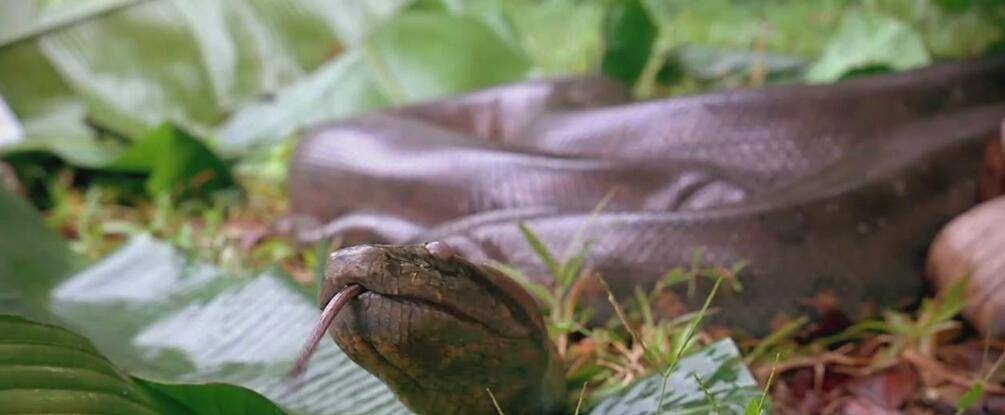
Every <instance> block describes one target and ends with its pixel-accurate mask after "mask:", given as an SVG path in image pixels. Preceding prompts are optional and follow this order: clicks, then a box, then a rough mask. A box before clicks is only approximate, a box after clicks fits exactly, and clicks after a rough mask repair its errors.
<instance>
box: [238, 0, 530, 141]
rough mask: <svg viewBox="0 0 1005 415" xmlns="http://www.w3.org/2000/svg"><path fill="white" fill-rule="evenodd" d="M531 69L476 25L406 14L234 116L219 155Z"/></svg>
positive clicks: (517, 76)
mask: <svg viewBox="0 0 1005 415" xmlns="http://www.w3.org/2000/svg"><path fill="white" fill-rule="evenodd" d="M485 62H491V63H492V64H491V65H485V64H484V63H485ZM528 68H529V63H528V62H527V59H526V57H525V56H524V55H523V54H521V53H520V52H518V51H515V50H513V49H512V48H511V47H510V46H509V45H508V44H507V43H506V42H505V41H504V40H503V39H501V38H499V37H498V36H497V35H496V34H495V33H494V32H493V31H492V30H491V29H490V28H488V27H487V26H485V25H483V24H481V23H480V22H479V21H477V20H475V19H473V18H469V17H465V16H453V15H450V14H448V13H438V12H428V11H410V12H405V13H402V14H400V15H399V16H397V17H394V18H392V19H389V20H387V21H386V23H385V25H384V26H383V27H381V28H380V29H379V30H376V31H375V32H374V33H373V34H371V35H370V36H369V37H367V38H365V39H364V40H362V41H360V42H359V44H358V45H357V46H356V47H355V48H352V49H349V50H347V51H345V52H343V53H342V54H341V55H340V56H339V57H338V58H337V59H334V60H332V61H331V62H329V63H327V64H325V65H324V66H323V67H322V68H321V69H319V70H318V71H317V72H315V73H314V74H312V75H310V76H308V77H307V78H305V79H303V80H302V81H300V82H298V83H296V84H293V85H292V86H290V87H288V88H285V89H283V90H280V91H279V92H278V94H277V97H276V99H275V100H273V101H272V102H266V103H258V104H254V105H250V106H248V107H246V108H244V109H242V110H241V111H238V112H237V113H236V114H234V115H233V116H231V117H230V118H229V119H228V120H227V121H225V122H224V123H223V124H222V125H221V126H220V129H219V136H220V143H221V148H222V149H223V150H224V151H225V152H226V153H228V154H230V153H238V152H240V151H241V149H246V148H252V147H258V146H262V145H268V144H272V143H275V142H277V141H279V140H282V139H284V138H286V137H288V136H289V135H290V134H292V133H294V132H296V131H297V130H299V129H301V128H304V127H307V126H311V125H317V124H319V123H321V122H323V121H328V120H333V119H338V118H343V117H347V116H351V115H355V114H358V113H361V112H364V111H368V110H373V109H377V108H381V107H384V106H387V105H390V104H392V103H405V102H413V101H420V100H427V99H431V98H436V97H442V96H446V95H452V94H457V93H460V92H464V91H468V90H472V89H477V88H482V87H486V86H490V85H496V84H500V83H505V82H513V81H516V80H519V79H522V78H524V77H525V76H526V74H527V72H528Z"/></svg>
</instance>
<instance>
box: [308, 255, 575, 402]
mask: <svg viewBox="0 0 1005 415" xmlns="http://www.w3.org/2000/svg"><path fill="white" fill-rule="evenodd" d="M427 246H428V248H427ZM349 284H360V285H362V286H363V287H365V288H366V290H367V292H365V293H363V294H361V295H359V296H358V297H356V299H354V300H352V301H351V302H350V303H349V304H348V305H347V306H346V307H345V308H343V309H342V311H341V312H340V313H339V314H338V315H337V317H335V320H334V322H333V323H332V326H331V328H330V329H329V331H328V332H329V334H330V335H331V336H332V337H333V338H334V339H335V342H336V343H338V345H339V347H341V348H342V350H343V351H345V353H346V354H347V355H349V357H350V358H352V359H353V361H355V362H356V363H358V364H359V365H360V366H362V367H364V368H366V369H367V370H369V371H370V372H371V373H373V374H374V375H376V376H377V377H379V378H380V379H382V380H383V381H384V383H386V384H387V385H388V386H389V387H390V388H391V390H392V391H394V393H395V394H396V395H397V396H398V398H399V399H400V400H401V401H402V402H404V403H405V405H406V406H408V407H409V408H410V409H412V410H413V411H415V412H416V413H418V414H442V415H449V414H491V413H496V410H495V409H494V407H493V404H492V400H491V398H490V396H489V394H488V392H487V390H491V391H492V396H494V397H495V399H496V400H497V401H498V403H499V405H500V408H501V409H502V411H503V413H506V414H510V415H513V414H549V413H556V412H558V411H560V410H561V409H562V407H563V405H564V404H565V384H564V377H563V370H562V363H561V361H560V359H559V358H558V356H557V353H556V351H555V348H554V346H553V345H552V344H551V342H550V340H549V339H548V336H547V332H546V330H545V326H544V323H543V321H542V318H541V315H540V312H539V311H538V309H537V307H536V305H535V303H534V301H533V299H532V298H531V297H530V296H529V295H528V294H527V293H526V291H524V290H523V289H522V288H520V287H519V286H517V285H516V284H515V283H514V282H513V281H511V280H510V279H508V278H506V277H505V276H502V275H500V274H498V273H497V272H495V271H493V270H491V269H489V268H487V267H484V266H481V265H476V264H473V263H471V262H468V261H467V260H464V259H463V258H460V257H458V256H455V255H453V252H452V251H451V250H450V248H449V247H446V246H444V245H441V244H436V243H434V244H428V245H425V246H424V245H408V246H382V245H361V246H356V247H351V248H346V249H342V250H339V251H336V252H334V253H332V254H331V256H330V257H329V260H328V265H327V270H326V272H325V279H324V281H323V283H322V289H321V304H327V303H328V301H329V300H331V298H332V297H334V295H335V293H336V292H337V291H338V290H340V289H342V288H344V287H345V286H347V285H349Z"/></svg>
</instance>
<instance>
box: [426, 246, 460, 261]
mask: <svg viewBox="0 0 1005 415" xmlns="http://www.w3.org/2000/svg"><path fill="white" fill-rule="evenodd" d="M426 251H429V254H430V255H432V256H433V257H435V258H436V259H439V260H441V261H446V260H449V259H451V258H453V257H454V255H457V250H455V249H454V247H452V246H450V245H447V243H446V242H441V241H433V242H429V243H427V244H426Z"/></svg>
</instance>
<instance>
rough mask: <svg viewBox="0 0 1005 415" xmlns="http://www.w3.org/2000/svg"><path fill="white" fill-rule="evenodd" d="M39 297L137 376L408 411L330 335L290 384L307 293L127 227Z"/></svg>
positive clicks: (315, 402)
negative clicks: (120, 239) (123, 237)
mask: <svg viewBox="0 0 1005 415" xmlns="http://www.w3.org/2000/svg"><path fill="white" fill-rule="evenodd" d="M0 256H2V254H0ZM14 280H15V281H13V283H14V284H25V283H28V281H29V278H27V277H24V276H16V278H14ZM49 298H50V299H51V300H50V304H49V306H50V309H51V310H52V312H53V314H55V315H56V316H58V317H59V318H61V319H62V320H63V321H65V322H66V323H67V324H68V325H69V326H70V327H73V328H75V329H76V330H79V331H80V332H81V333H83V334H85V335H87V336H88V337H89V338H90V339H91V340H92V341H93V342H94V344H95V345H96V346H97V348H98V349H99V350H101V351H102V352H103V353H104V354H105V355H106V356H107V357H108V358H109V360H111V361H112V362H114V363H115V364H116V365H117V366H119V367H120V368H122V369H123V370H126V371H128V372H129V373H130V374H132V375H135V376H138V377H142V378H144V379H156V380H157V382H164V383H229V384H234V385H239V386H241V387H244V388H248V389H251V390H254V391H256V392H258V393H260V394H262V395H264V396H266V397H267V398H269V399H271V400H272V401H273V402H276V403H278V404H280V405H283V406H284V407H286V408H289V409H290V410H291V411H294V412H296V413H299V414H305V415H313V414H319V415H320V414H340V415H342V414H345V415H353V414H360V415H362V414H371V413H372V414H405V413H408V412H407V411H406V410H405V409H404V408H403V407H402V406H401V404H400V403H398V401H397V399H396V398H395V397H394V395H393V394H392V393H391V392H390V391H389V390H388V389H387V388H386V386H384V385H383V384H382V383H381V382H380V381H379V380H378V379H376V378H374V377H373V376H371V375H370V374H369V373H367V372H366V371H365V370H364V369H362V368H360V367H359V366H356V365H355V364H354V363H353V362H352V361H351V360H349V358H348V357H347V356H346V355H345V354H343V353H342V352H341V351H340V350H339V349H338V347H337V346H336V345H335V343H334V342H332V341H324V342H322V343H321V344H320V345H319V347H318V351H317V353H316V354H315V357H314V358H313V359H312V360H311V363H310V365H309V367H308V370H307V372H306V373H305V374H304V377H303V378H302V380H301V385H300V388H294V387H293V385H294V383H293V382H292V381H291V380H290V379H289V378H288V376H287V373H288V372H289V370H290V367H291V365H292V363H293V361H294V360H295V359H296V354H297V352H298V351H299V349H300V346H301V343H302V342H303V340H304V339H306V338H307V335H308V334H309V333H310V330H311V328H312V326H313V325H314V323H315V320H316V319H317V316H318V310H317V305H316V300H314V299H308V298H306V297H305V296H304V295H303V294H302V292H301V291H300V290H299V289H298V288H297V287H296V286H295V285H294V284H293V283H292V282H290V281H289V280H288V279H286V278H283V277H280V276H276V275H274V274H271V273H264V274H261V275H258V276H250V275H246V276H235V275H228V274H225V273H223V272H221V271H220V270H219V269H216V268H215V267H212V266H209V265H207V264H204V263H200V262H195V261H192V260H191V259H189V258H186V257H185V256H184V255H182V254H181V253H179V252H178V251H176V250H175V249H174V248H172V247H171V246H170V245H168V244H166V243H163V242H159V241H156V240H154V239H152V238H150V237H149V236H137V237H135V238H133V239H131V240H130V241H129V242H128V243H126V245H125V246H123V247H122V248H120V249H119V250H118V251H117V252H115V253H113V254H112V255H110V256H109V257H107V258H105V259H103V260H101V261H100V262H98V263H96V264H94V265H93V266H91V267H89V268H87V269H85V270H84V271H82V272H80V273H78V274H75V275H73V276H71V277H69V278H65V279H64V280H62V281H61V282H60V283H59V284H58V285H57V286H56V287H55V288H54V289H53V290H52V291H51V293H50V295H49ZM320 391H323V392H320ZM169 392H170V393H175V392H177V393H182V392H184V391H179V390H171V391H168V392H164V393H169ZM199 399H203V398H199ZM205 399H211V398H208V397H206V398H205Z"/></svg>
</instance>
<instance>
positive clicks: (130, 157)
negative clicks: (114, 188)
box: [104, 124, 235, 196]
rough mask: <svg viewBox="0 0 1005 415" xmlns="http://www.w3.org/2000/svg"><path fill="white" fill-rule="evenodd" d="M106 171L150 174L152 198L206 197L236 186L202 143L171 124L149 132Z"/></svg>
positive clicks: (148, 183) (148, 188) (225, 167)
mask: <svg viewBox="0 0 1005 415" xmlns="http://www.w3.org/2000/svg"><path fill="white" fill-rule="evenodd" d="M104 168H105V169H108V170H112V171H126V172H134V173H148V174H149V177H148V179H147V184H146V187H147V192H149V193H150V195H151V196H155V195H157V194H160V193H162V192H168V193H170V194H172V195H191V194H205V193H208V192H210V191H213V190H219V189H223V188H226V187H230V186H234V185H235V183H234V179H233V177H231V174H230V168H229V167H228V166H227V165H226V164H224V162H223V160H221V159H220V158H219V157H217V156H216V155H215V154H213V152H212V151H211V150H210V149H209V148H207V147H206V145H205V144H204V143H203V141H201V140H199V139H197V138H196V137H194V136H192V135H191V134H188V133H186V132H185V131H183V130H182V129H180V128H178V127H176V126H173V125H170V124H166V125H163V126H161V127H160V128H158V129H156V130H154V131H152V132H150V133H149V134H147V135H146V136H144V137H143V138H142V139H140V140H139V141H137V142H136V143H135V144H133V145H132V146H131V147H129V148H128V149H127V150H126V151H124V152H123V153H122V154H120V155H119V156H118V157H117V158H116V159H115V160H113V161H112V162H111V163H109V164H108V165H107V166H105V167H104Z"/></svg>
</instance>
